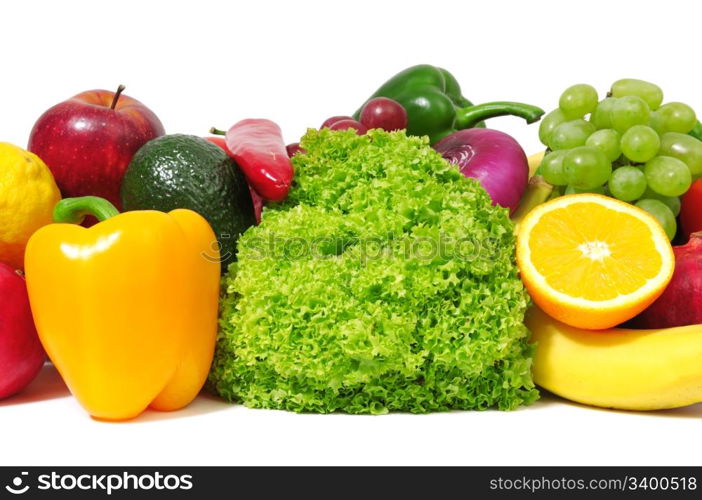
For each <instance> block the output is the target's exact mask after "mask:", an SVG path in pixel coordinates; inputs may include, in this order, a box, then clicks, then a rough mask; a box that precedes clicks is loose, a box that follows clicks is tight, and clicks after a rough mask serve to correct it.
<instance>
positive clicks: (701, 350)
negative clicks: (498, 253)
mask: <svg viewBox="0 0 702 500" xmlns="http://www.w3.org/2000/svg"><path fill="white" fill-rule="evenodd" d="M525 322H526V325H527V327H528V328H529V329H530V330H531V332H532V341H533V342H536V344H537V346H536V355H535V357H534V365H533V376H534V382H535V383H536V384H538V385H540V386H541V387H543V388H544V389H546V390H548V391H550V392H553V393H554V394H557V395H559V396H561V397H564V398H566V399H570V400H572V401H576V402H578V403H584V404H587V405H592V406H600V407H603V408H617V409H623V410H660V409H667V408H679V407H681V406H687V405H691V404H695V403H699V402H702V325H691V326H683V327H677V328H667V329H658V330H628V329H624V328H611V329H609V330H598V331H594V330H583V329H579V328H573V327H570V326H567V325H565V324H563V323H560V322H559V321H557V320H555V319H553V318H551V317H550V316H548V315H547V314H546V313H544V312H543V311H541V310H539V309H538V308H536V307H532V308H531V309H530V310H529V312H528V313H527V316H526V319H525Z"/></svg>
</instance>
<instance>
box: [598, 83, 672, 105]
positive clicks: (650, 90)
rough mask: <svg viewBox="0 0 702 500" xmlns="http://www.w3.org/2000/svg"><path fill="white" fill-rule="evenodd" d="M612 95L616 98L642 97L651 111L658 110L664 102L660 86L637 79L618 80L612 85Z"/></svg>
mask: <svg viewBox="0 0 702 500" xmlns="http://www.w3.org/2000/svg"><path fill="white" fill-rule="evenodd" d="M610 93H611V94H612V96H614V97H625V96H636V97H640V98H641V99H643V100H644V101H646V104H648V107H649V108H650V109H651V110H655V109H658V108H659V107H660V105H661V103H662V102H663V91H662V90H661V88H660V87H659V86H658V85H656V84H654V83H650V82H646V81H644V80H637V79H635V78H623V79H621V80H617V81H616V82H614V83H613V84H612V90H611V91H610Z"/></svg>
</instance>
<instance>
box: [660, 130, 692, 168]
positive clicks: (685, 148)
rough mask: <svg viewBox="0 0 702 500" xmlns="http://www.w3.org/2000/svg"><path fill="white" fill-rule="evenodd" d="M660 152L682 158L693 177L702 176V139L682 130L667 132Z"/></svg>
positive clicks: (663, 137)
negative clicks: (683, 132) (682, 132)
mask: <svg viewBox="0 0 702 500" xmlns="http://www.w3.org/2000/svg"><path fill="white" fill-rule="evenodd" d="M660 154H662V155H665V156H672V157H673V158H677V159H678V160H682V161H683V162H684V163H685V165H687V168H689V169H690V174H692V177H695V178H696V177H700V176H702V141H700V140H699V139H695V138H694V137H692V136H691V135H687V134H681V133H680V132H666V133H665V134H663V135H662V136H661V148H660Z"/></svg>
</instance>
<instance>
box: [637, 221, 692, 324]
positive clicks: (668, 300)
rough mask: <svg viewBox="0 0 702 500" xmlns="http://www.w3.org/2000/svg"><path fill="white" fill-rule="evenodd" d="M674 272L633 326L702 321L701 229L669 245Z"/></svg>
mask: <svg viewBox="0 0 702 500" xmlns="http://www.w3.org/2000/svg"><path fill="white" fill-rule="evenodd" d="M673 252H675V272H674V273H673V279H671V280H670V283H669V284H668V286H667V288H666V289H665V291H664V292H663V294H662V295H661V296H660V297H658V300H656V301H655V302H654V303H653V304H651V305H650V306H649V307H648V309H646V310H645V311H644V312H642V313H641V314H639V315H638V316H637V317H636V318H635V319H634V321H633V324H634V326H636V327H637V328H668V327H671V326H685V325H694V324H698V323H702V232H697V233H692V234H691V235H690V241H688V242H687V244H685V245H682V246H676V247H673Z"/></svg>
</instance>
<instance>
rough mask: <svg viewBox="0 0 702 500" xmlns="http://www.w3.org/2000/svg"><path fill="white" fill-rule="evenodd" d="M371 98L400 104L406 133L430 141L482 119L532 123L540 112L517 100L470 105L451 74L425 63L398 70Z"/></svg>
mask: <svg viewBox="0 0 702 500" xmlns="http://www.w3.org/2000/svg"><path fill="white" fill-rule="evenodd" d="M375 97H388V98H390V99H394V100H395V101H397V102H399V103H400V104H402V106H403V107H404V108H405V110H406V111H407V118H408V122H407V133H408V134H409V135H428V136H429V138H430V140H431V143H432V144H433V143H435V142H437V141H439V140H440V139H442V138H444V137H446V136H447V135H449V134H452V133H453V132H456V131H457V130H462V129H466V128H472V127H484V126H485V125H484V123H483V120H487V119H488V118H494V117H496V116H505V115H514V116H519V117H521V118H524V119H525V120H526V121H527V123H534V122H536V121H538V120H539V119H540V118H541V116H542V115H543V114H544V110H542V109H540V108H537V107H536V106H531V105H529V104H522V103H518V102H490V103H486V104H479V105H473V103H471V102H470V101H469V100H468V99H466V98H465V97H463V95H461V87H460V85H459V84H458V82H457V81H456V79H455V78H454V76H453V75H452V74H451V73H449V72H448V71H446V70H445V69H442V68H437V67H436V66H430V65H428V64H421V65H419V66H412V67H411V68H407V69H406V70H404V71H401V72H400V73H398V74H397V75H395V76H393V77H392V78H391V79H390V80H388V81H387V82H385V84H384V85H383V86H382V87H380V88H379V89H378V90H377V91H376V92H375V93H374V94H373V95H372V96H371V97H370V98H369V99H368V100H371V99H373V98H375ZM366 102H368V101H366ZM364 106H365V103H364ZM362 109H363V106H361V108H360V109H359V110H358V111H356V113H354V118H356V119H358V117H359V116H360V114H361V110H362Z"/></svg>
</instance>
